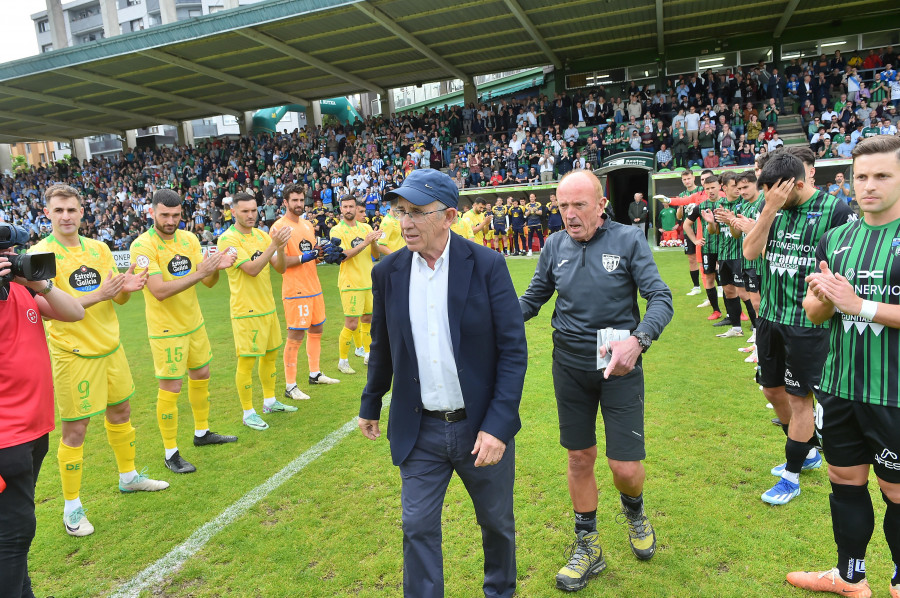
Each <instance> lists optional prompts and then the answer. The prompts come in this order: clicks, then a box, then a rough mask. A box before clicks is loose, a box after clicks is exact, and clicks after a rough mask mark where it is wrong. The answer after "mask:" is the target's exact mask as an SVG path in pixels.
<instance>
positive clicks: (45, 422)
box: [0, 222, 84, 598]
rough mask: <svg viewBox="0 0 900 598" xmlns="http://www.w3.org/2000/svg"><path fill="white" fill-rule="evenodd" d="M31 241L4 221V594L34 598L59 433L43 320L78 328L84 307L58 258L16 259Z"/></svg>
mask: <svg viewBox="0 0 900 598" xmlns="http://www.w3.org/2000/svg"><path fill="white" fill-rule="evenodd" d="M27 241H28V232H27V231H25V230H24V229H22V228H19V227H16V226H12V225H10V224H6V223H3V222H0V331H2V333H0V334H2V336H0V363H2V364H3V375H2V376H0V588H3V590H2V591H3V592H4V595H5V596H13V597H18V596H22V597H23V598H33V597H34V593H33V592H32V591H31V580H30V579H29V577H28V549H29V548H30V547H31V541H32V540H33V539H34V533H35V527H36V522H35V517H34V486H35V483H36V482H37V476H38V472H39V471H40V469H41V462H42V461H43V460H44V455H46V454H47V438H48V435H49V433H50V431H51V430H53V427H54V415H53V378H52V376H51V372H50V353H49V351H48V350H47V341H46V337H45V336H44V326H43V324H42V323H41V318H42V317H43V318H52V319H55V320H62V321H65V322H75V321H78V320H80V319H82V318H83V317H84V308H83V307H82V306H81V304H80V303H79V302H78V300H77V299H76V298H75V297H72V296H71V295H68V294H66V293H65V292H63V291H60V290H59V289H56V288H53V284H52V280H51V279H52V278H53V276H54V274H55V270H56V264H55V263H54V262H53V254H49V257H48V256H47V255H44V256H42V255H41V254H35V255H32V256H26V255H16V254H15V252H14V251H13V249H12V248H13V247H14V246H16V245H24V244H25V243H26V242H27ZM7 592H8V593H7Z"/></svg>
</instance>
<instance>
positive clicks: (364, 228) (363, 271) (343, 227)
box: [331, 220, 379, 291]
mask: <svg viewBox="0 0 900 598" xmlns="http://www.w3.org/2000/svg"><path fill="white" fill-rule="evenodd" d="M370 232H372V227H371V226H369V225H368V224H363V223H361V222H355V223H354V225H353V226H348V225H347V222H346V220H341V222H340V224H338V225H337V226H335V227H334V228H333V229H331V237H332V238H334V237H337V238H338V239H340V240H341V248H342V249H344V250H345V251H346V250H347V249H352V248H353V247H356V246H357V245H359V244H360V243H363V242H365V239H366V235H368V234H369V233H370ZM378 255H379V254H378V249H377V248H376V247H375V246H374V245H372V247H371V251H366V250H362V251H360V252H359V253H357V254H356V255H355V256H353V257H352V258H350V259H347V260H344V261H343V262H341V271H340V272H339V273H338V288H339V289H340V290H342V291H367V290H369V289H371V288H372V258H373V257H377V256H378Z"/></svg>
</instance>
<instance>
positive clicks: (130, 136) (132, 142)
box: [124, 129, 137, 149]
mask: <svg viewBox="0 0 900 598" xmlns="http://www.w3.org/2000/svg"><path fill="white" fill-rule="evenodd" d="M124 143H125V147H126V148H131V149H134V148H136V147H137V129H129V130H127V131H125V139H124Z"/></svg>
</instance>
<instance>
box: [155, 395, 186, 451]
mask: <svg viewBox="0 0 900 598" xmlns="http://www.w3.org/2000/svg"><path fill="white" fill-rule="evenodd" d="M179 394H180V393H177V392H169V391H168V390H163V389H161V388H160V389H159V390H158V391H157V393H156V421H157V423H159V433H160V434H162V439H163V447H165V448H167V449H173V448H177V447H178V441H177V440H175V437H176V436H178V395H179Z"/></svg>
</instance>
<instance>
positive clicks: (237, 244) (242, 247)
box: [218, 226, 275, 319]
mask: <svg viewBox="0 0 900 598" xmlns="http://www.w3.org/2000/svg"><path fill="white" fill-rule="evenodd" d="M271 243H272V238H271V237H270V236H269V235H268V234H266V233H264V232H263V231H261V230H259V229H258V228H254V229H253V230H251V231H250V234H248V235H245V234H243V233H241V232H240V231H238V230H237V229H236V228H234V226H231V227H229V228H228V230H227V231H225V233H224V234H223V235H222V236H221V237H219V243H218V248H219V251H232V252H234V253H235V255H236V258H237V259H235V261H234V265H233V266H231V267H230V268H228V270H226V272H228V286H229V288H230V289H231V317H232V318H233V319H238V318H256V317H259V316H265V315H267V314H270V313H272V312H274V311H275V298H274V296H273V295H272V279H271V278H270V276H271V270H272V268H271V267H270V265H269V264H266V265H265V266H263V269H262V270H261V271H260V273H259V274H258V275H256V276H250V275H249V274H246V273H245V272H244V271H243V270H241V264H243V263H244V262H249V261H253V260H255V259H259V257H260V256H261V255H262V253H263V252H264V251H265V250H266V249H268V247H269V245H270V244H271Z"/></svg>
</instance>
